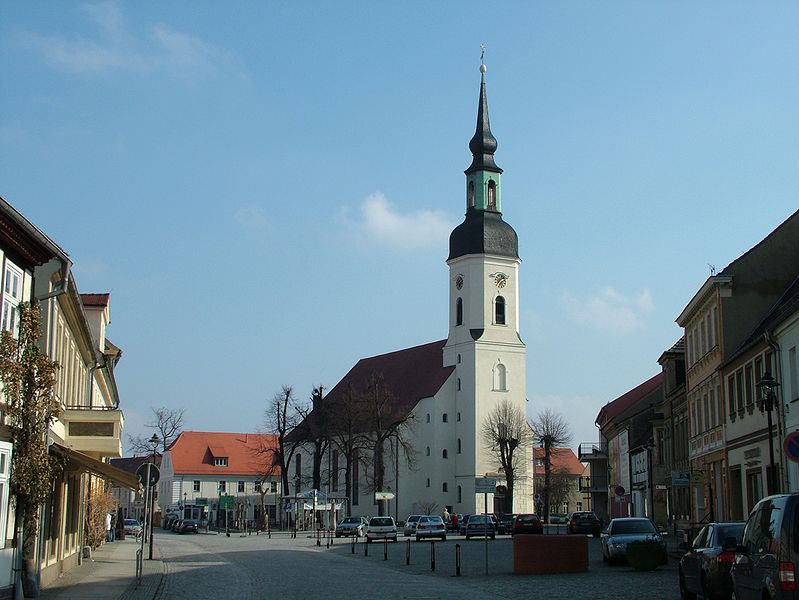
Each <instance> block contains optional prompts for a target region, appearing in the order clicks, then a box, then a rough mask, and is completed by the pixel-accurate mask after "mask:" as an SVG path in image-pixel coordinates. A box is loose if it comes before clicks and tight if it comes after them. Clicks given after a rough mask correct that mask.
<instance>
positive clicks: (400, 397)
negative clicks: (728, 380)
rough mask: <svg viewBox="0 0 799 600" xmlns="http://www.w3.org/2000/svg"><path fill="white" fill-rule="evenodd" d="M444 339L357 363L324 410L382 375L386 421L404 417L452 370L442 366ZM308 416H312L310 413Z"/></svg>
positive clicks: (326, 399)
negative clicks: (388, 409)
mask: <svg viewBox="0 0 799 600" xmlns="http://www.w3.org/2000/svg"><path fill="white" fill-rule="evenodd" d="M446 343H447V340H439V341H437V342H431V343H429V344H423V345H421V346H414V347H413V348H406V349H404V350H397V351H395V352H389V353H388V354H380V355H379V356H372V357H370V358H362V359H361V360H359V361H358V362H357V363H356V364H355V366H354V367H352V369H350V371H349V373H347V374H346V375H345V376H344V378H343V379H341V381H339V382H338V383H337V384H336V385H335V387H334V388H333V389H332V390H330V392H328V394H327V395H326V396H325V397H324V399H323V400H322V404H321V407H323V408H324V409H325V410H332V411H335V410H336V403H338V402H342V401H345V399H346V398H347V396H348V391H349V390H352V391H354V393H355V394H356V395H357V394H359V393H361V392H363V391H365V390H366V389H368V387H369V383H370V381H371V380H372V378H373V377H374V376H382V377H383V383H384V385H385V389H386V390H387V391H388V393H389V394H390V395H391V398H392V407H391V415H386V416H387V417H389V418H394V419H396V420H400V419H403V418H405V417H406V416H407V415H408V414H409V413H410V412H411V411H412V410H413V409H414V407H415V406H416V405H417V404H418V403H419V401H420V400H422V399H423V398H430V397H432V396H435V394H436V393H437V392H438V390H440V389H441V386H442V385H444V382H446V380H447V378H449V376H450V374H452V371H453V370H454V369H455V367H444V366H443V362H444V360H443V349H444V345H445V344H446ZM311 415H314V413H313V412H312V413H311ZM307 428H308V426H307V424H306V422H305V421H303V422H302V423H300V424H299V425H298V426H297V427H296V428H295V430H294V431H293V432H292V435H290V438H298V439H302V436H303V435H304V432H305V430H306V429H307Z"/></svg>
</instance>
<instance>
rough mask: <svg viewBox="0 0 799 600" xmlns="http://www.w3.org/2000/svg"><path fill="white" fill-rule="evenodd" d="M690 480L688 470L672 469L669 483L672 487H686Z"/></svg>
mask: <svg viewBox="0 0 799 600" xmlns="http://www.w3.org/2000/svg"><path fill="white" fill-rule="evenodd" d="M690 480H691V473H690V472H689V471H672V472H671V485H673V486H674V487H688V483H689V482H690Z"/></svg>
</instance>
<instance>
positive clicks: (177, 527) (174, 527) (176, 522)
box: [170, 519, 183, 533]
mask: <svg viewBox="0 0 799 600" xmlns="http://www.w3.org/2000/svg"><path fill="white" fill-rule="evenodd" d="M182 523H183V519H175V520H174V521H172V525H171V526H170V529H171V530H172V531H174V532H175V533H178V532H179V531H180V525H181V524H182Z"/></svg>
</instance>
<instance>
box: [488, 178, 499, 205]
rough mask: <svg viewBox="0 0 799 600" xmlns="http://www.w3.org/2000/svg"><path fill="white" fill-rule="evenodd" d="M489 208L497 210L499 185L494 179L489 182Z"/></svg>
mask: <svg viewBox="0 0 799 600" xmlns="http://www.w3.org/2000/svg"><path fill="white" fill-rule="evenodd" d="M488 208H490V209H491V210H496V208H497V184H496V183H494V180H493V179H489V180H488Z"/></svg>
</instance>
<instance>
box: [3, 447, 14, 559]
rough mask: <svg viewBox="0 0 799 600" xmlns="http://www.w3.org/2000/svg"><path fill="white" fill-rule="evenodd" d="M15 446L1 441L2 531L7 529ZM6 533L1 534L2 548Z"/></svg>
mask: <svg viewBox="0 0 799 600" xmlns="http://www.w3.org/2000/svg"><path fill="white" fill-rule="evenodd" d="M12 449H13V446H12V445H11V444H10V443H9V442H0V531H7V524H8V479H9V474H10V470H11V452H12ZM6 537H7V536H6V535H2V536H0V548H5V545H6Z"/></svg>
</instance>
